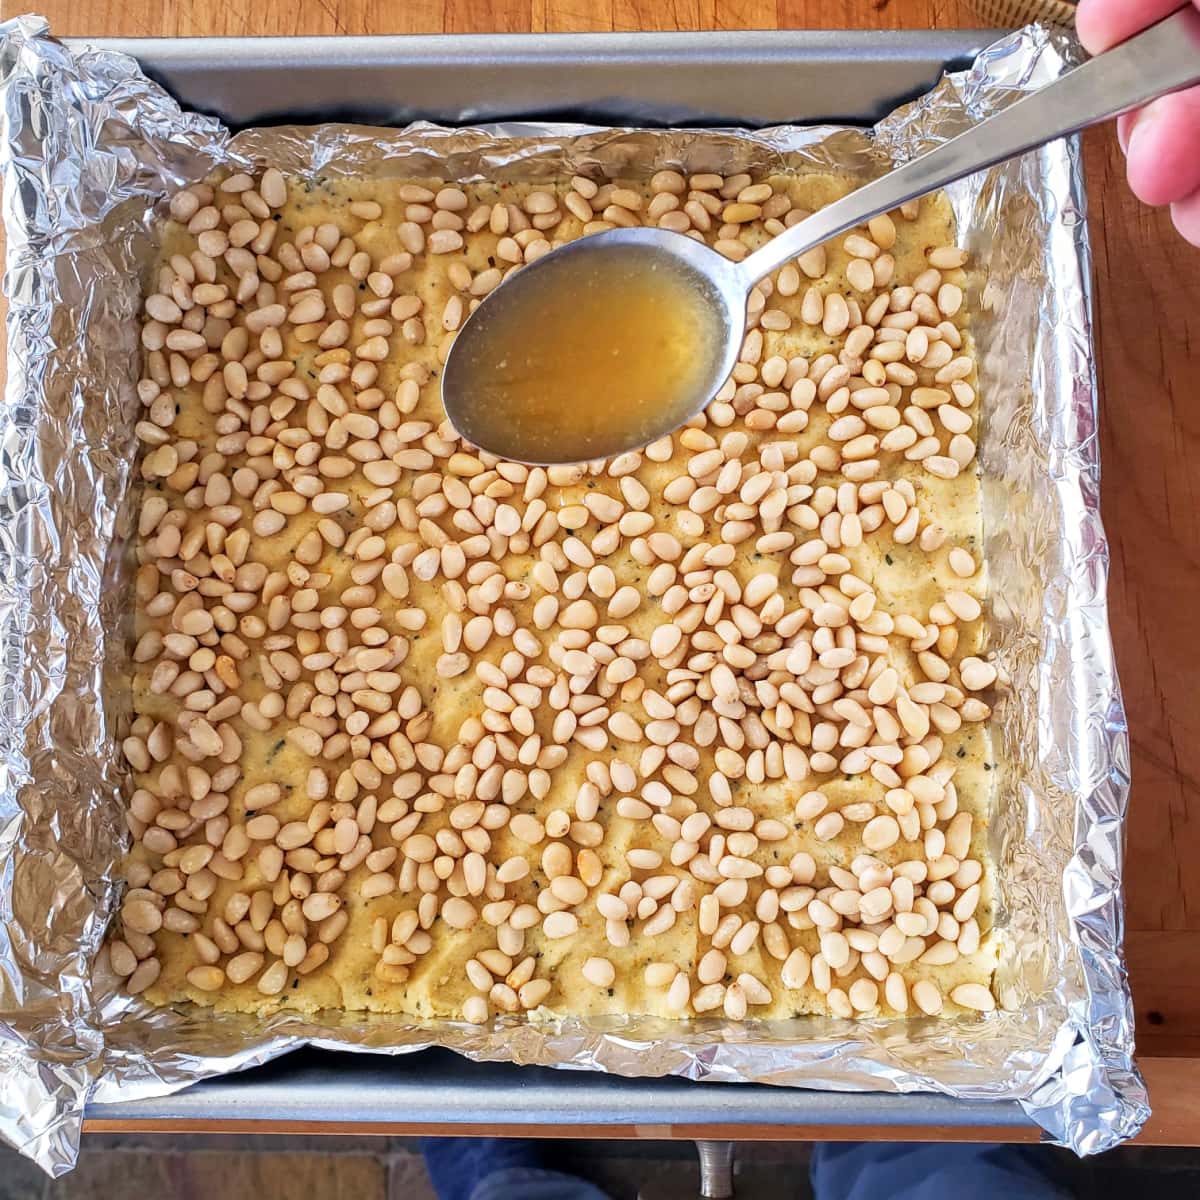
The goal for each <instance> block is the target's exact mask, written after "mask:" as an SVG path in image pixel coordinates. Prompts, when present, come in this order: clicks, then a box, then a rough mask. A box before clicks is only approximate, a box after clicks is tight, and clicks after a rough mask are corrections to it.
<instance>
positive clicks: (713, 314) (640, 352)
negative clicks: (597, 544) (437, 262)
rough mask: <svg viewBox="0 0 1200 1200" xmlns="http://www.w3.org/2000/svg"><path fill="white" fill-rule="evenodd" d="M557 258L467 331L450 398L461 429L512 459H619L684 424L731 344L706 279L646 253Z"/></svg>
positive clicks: (453, 365) (451, 364)
mask: <svg viewBox="0 0 1200 1200" xmlns="http://www.w3.org/2000/svg"><path fill="white" fill-rule="evenodd" d="M557 257H558V256H557V255H554V256H551V257H550V258H549V259H547V260H546V261H545V266H544V268H542V269H540V270H539V269H538V266H539V265H538V264H534V266H533V267H530V268H526V270H527V271H529V273H530V278H529V279H528V280H523V279H521V277H520V276H521V275H522V274H524V272H521V273H519V274H518V276H517V277H515V280H514V282H515V283H517V284H519V285H523V286H512V285H511V284H505V285H504V286H503V287H502V288H501V291H508V292H509V294H508V295H506V296H504V297H503V302H501V303H498V304H495V303H494V304H489V305H483V306H481V307H480V308H479V310H478V311H477V312H476V313H475V314H474V315H473V317H472V319H471V321H470V322H469V325H468V327H467V328H465V329H464V331H463V333H462V334H460V335H459V338H458V339H457V340H456V343H455V346H454V352H453V353H452V354H451V356H450V360H449V361H448V362H447V365H446V372H447V380H446V382H447V386H446V388H445V394H446V395H447V397H449V396H459V397H461V399H462V401H463V403H462V405H461V407H460V409H459V411H457V412H451V413H450V416H451V420H452V421H453V422H454V424H455V426H456V427H457V428H458V429H459V431H460V432H461V433H462V434H463V435H464V436H465V437H466V438H467V439H468V440H469V441H472V442H474V443H475V444H476V445H478V446H480V447H482V448H483V449H485V450H489V451H491V452H492V453H494V454H498V455H500V456H502V457H504V458H509V459H514V460H516V461H520V462H531V463H539V462H540V463H555V462H578V461H583V460H586V459H593V458H600V457H607V456H609V455H613V454H618V453H620V452H621V451H624V450H628V449H631V448H632V447H636V446H639V445H644V444H645V443H647V442H650V441H653V440H654V439H655V438H658V437H661V436H662V435H663V434H664V433H667V432H669V431H670V430H672V429H674V428H676V427H677V426H678V425H679V424H681V423H682V422H683V421H685V420H687V419H688V417H690V416H691V415H692V414H693V413H694V412H695V411H696V410H697V408H698V407H699V406H700V404H702V403H704V402H705V401H706V400H708V399H709V398H710V396H709V395H707V394H702V393H707V391H708V390H710V389H711V387H712V380H713V376H714V366H715V363H714V360H715V359H716V358H718V357H720V356H723V355H724V354H725V350H726V342H727V338H728V334H727V332H726V331H725V329H724V327H723V324H722V321H721V311H720V308H719V307H718V302H717V301H716V300H715V298H714V297H713V296H712V295H711V294H707V293H708V289H707V288H706V287H705V285H704V282H703V281H702V280H701V281H699V282H697V279H696V277H695V275H694V274H692V273H685V272H683V271H681V270H679V269H678V268H677V267H675V266H674V265H673V263H672V260H671V259H670V258H669V257H668V256H665V255H659V254H656V253H655V252H654V250H653V249H652V248H646V247H642V246H628V247H622V248H620V249H619V250H614V251H610V252H609V253H607V254H604V255H590V256H580V258H579V259H578V261H577V262H570V261H565V263H564V266H563V267H562V268H561V269H554V267H555V263H554V261H553V260H554V259H555V258H557ZM535 276H536V279H535ZM452 375H453V376H454V380H453V384H454V386H453V387H451V386H450V384H451V376H452Z"/></svg>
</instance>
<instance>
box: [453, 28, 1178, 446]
mask: <svg viewBox="0 0 1200 1200" xmlns="http://www.w3.org/2000/svg"><path fill="white" fill-rule="evenodd" d="M1198 82H1200V12H1198V11H1197V10H1196V9H1195V8H1193V7H1192V6H1191V5H1189V6H1188V7H1187V8H1185V9H1182V10H1181V11H1179V12H1177V13H1175V14H1174V15H1173V16H1170V17H1167V18H1166V19H1165V20H1163V21H1160V22H1159V23H1158V24H1156V25H1153V26H1151V28H1149V29H1147V30H1146V31H1145V32H1143V33H1140V34H1138V35H1137V36H1136V37H1133V38H1130V39H1129V40H1128V41H1126V42H1124V43H1122V44H1121V45H1120V46H1117V47H1116V48H1114V49H1112V50H1109V51H1107V52H1106V53H1104V54H1101V55H1097V56H1096V57H1095V58H1093V59H1091V60H1090V61H1088V62H1086V63H1084V64H1083V65H1082V66H1079V67H1077V68H1075V69H1074V70H1073V71H1070V72H1068V73H1067V74H1066V75H1064V76H1062V77H1061V78H1059V79H1057V80H1055V81H1054V82H1053V83H1050V84H1047V85H1046V86H1045V87H1044V88H1041V89H1040V90H1039V91H1037V92H1034V93H1032V94H1031V95H1028V96H1026V97H1024V98H1022V99H1021V100H1018V101H1017V102H1016V103H1014V104H1011V105H1010V106H1009V107H1008V108H1005V109H1003V110H1002V111H1001V112H998V113H996V114H995V115H994V116H991V117H989V118H988V119H987V120H985V121H981V122H980V123H979V124H978V125H976V126H974V127H973V128H972V129H969V130H967V131H966V132H965V133H962V134H959V135H958V136H957V137H955V138H952V139H951V140H950V141H948V142H945V143H943V144H942V145H941V146H938V147H937V148H936V149H934V150H930V151H929V152H928V153H926V154H923V155H921V156H920V157H919V158H915V159H913V160H912V161H911V162H908V163H906V164H904V165H903V166H901V167H898V168H896V169H895V170H894V171H892V172H890V173H889V174H887V175H884V176H882V177H881V178H879V179H876V180H873V181H872V182H870V183H868V184H865V185H864V186H863V187H861V188H859V189H858V190H857V191H854V192H851V193H850V194H849V195H847V196H844V197H843V198H842V199H840V200H837V201H835V202H834V203H833V204H830V205H828V206H826V207H825V208H823V209H821V210H820V211H819V212H816V213H814V214H813V215H812V216H811V217H808V218H807V219H806V220H803V221H800V222H799V223H798V224H796V225H794V226H793V227H792V228H791V229H788V230H786V231H785V232H784V233H781V234H780V235H779V236H778V237H775V238H774V239H772V241H770V242H769V243H768V244H767V245H765V246H763V247H762V249H760V250H757V251H755V252H754V253H753V254H751V255H750V256H749V257H748V258H746V259H744V260H743V261H742V262H740V263H735V262H731V261H730V260H729V259H727V258H724V257H723V256H722V255H720V254H718V253H717V252H716V251H715V250H711V249H709V248H708V247H707V246H705V245H704V244H703V243H701V242H697V241H694V240H692V239H691V238H688V237H684V236H683V235H682V234H677V233H672V232H670V231H668V230H663V229H649V228H631V229H613V230H609V231H606V232H604V233H599V234H593V235H591V236H589V237H586V238H581V239H579V240H577V241H574V242H571V243H569V244H568V245H566V246H563V247H562V248H560V249H558V250H555V251H553V252H552V253H550V254H547V255H546V256H544V257H543V258H541V259H538V260H537V261H536V262H535V263H532V264H531V265H529V266H528V267H525V268H523V269H522V270H521V271H519V272H517V273H516V274H515V275H514V276H513V277H512V278H511V279H510V280H507V281H506V282H505V283H504V285H503V286H502V287H500V288H498V289H497V290H496V291H494V292H493V293H492V294H491V295H490V296H488V297H487V299H486V300H485V301H484V302H483V304H481V305H480V306H479V307H478V308H477V309H476V311H475V312H474V313H473V314H472V315H471V317H470V319H469V320H468V321H467V322H466V324H465V325H464V326H463V328H462V330H461V331H460V332H459V334H458V336H457V338H456V339H455V341H454V344H453V346H452V348H451V352H450V355H449V357H448V358H447V360H446V365H445V370H444V372H443V375H442V401H443V404H444V405H445V408H446V413H447V415H448V416H449V418H450V422H451V424H452V425H453V426H454V427H455V429H457V430H459V431H460V432H461V433H462V435H463V436H464V437H466V438H467V439H468V440H470V441H473V442H474V443H475V444H477V445H480V447H481V449H483V450H490V451H492V452H493V453H496V454H499V455H501V456H502V457H505V458H510V459H514V458H515V459H517V460H519V461H525V462H541V463H546V462H568V461H578V460H579V459H580V458H582V457H587V458H597V457H602V456H607V455H610V454H613V453H615V452H617V451H618V450H632V449H636V448H638V447H639V446H642V445H646V444H647V443H649V442H651V441H654V440H655V439H656V438H659V437H662V436H663V435H664V434H666V433H669V432H671V430H673V429H675V428H677V427H678V426H679V425H681V424H682V423H683V422H684V421H686V420H688V419H689V418H690V417H692V416H694V415H695V414H696V413H697V412H699V411H700V410H701V409H702V408H703V407H704V406H705V405H706V404H707V403H708V401H709V400H710V399H711V398H712V396H713V395H715V394H716V392H717V391H718V389H719V388H720V387H721V385H722V383H723V382H724V381H725V379H726V378H727V377H728V376H729V374H730V372H731V371H732V370H733V367H734V364H735V363H736V361H737V354H738V348H739V347H740V345H741V343H742V338H743V336H744V333H745V328H746V301H747V297H748V295H749V292H750V289H751V288H752V287H753V286H754V284H755V283H757V282H758V280H760V279H762V278H763V276H765V275H768V274H770V273H771V272H772V271H775V270H777V269H778V268H780V267H782V266H783V265H784V264H785V263H789V262H791V261H792V260H793V259H795V258H797V257H798V256H799V255H801V254H803V253H804V252H805V251H807V250H810V249H812V248H813V247H814V246H819V245H821V244H822V243H823V242H826V241H828V240H829V239H830V238H832V237H836V236H837V235H838V234H840V233H844V232H846V231H847V230H849V229H853V228H854V227H855V226H856V225H861V224H863V223H864V222H866V221H868V220H870V218H872V217H874V216H878V215H879V214H880V213H884V212H887V211H889V210H891V209H895V208H898V207H899V206H900V205H901V204H903V203H905V202H906V201H908V200H913V199H916V198H917V197H919V196H924V195H926V194H928V193H929V192H933V191H936V190H937V189H938V188H941V187H944V186H945V185H947V184H949V183H953V182H954V181H955V180H957V179H961V178H963V177H964V176H966V175H971V174H973V173H974V172H976V171H980V170H983V169H984V168H986V167H990V166H992V165H994V164H995V163H998V162H1002V161H1004V160H1005V159H1008V158H1013V157H1015V156H1017V155H1019V154H1023V153H1024V152H1025V151H1027V150H1031V149H1033V148H1035V147H1037V146H1041V145H1044V144H1045V143H1047V142H1051V141H1053V140H1054V139H1055V138H1059V137H1063V136H1065V135H1066V134H1070V133H1074V132H1076V131H1078V130H1080V129H1083V128H1085V127H1086V126H1088V125H1093V124H1096V123H1098V122H1100V121H1105V120H1108V119H1109V118H1110V117H1113V116H1115V115H1117V114H1118V113H1121V112H1124V111H1126V110H1128V109H1130V108H1134V107H1136V106H1137V105H1139V104H1143V103H1145V102H1146V101H1148V100H1153V99H1155V98H1156V97H1158V96H1163V95H1166V94H1167V93H1168V92H1174V91H1178V90H1179V89H1181V88H1185V87H1189V86H1191V85H1193V84H1195V83H1198ZM631 250H634V251H637V252H639V253H641V254H643V255H644V256H645V261H646V263H647V269H650V268H651V267H653V269H655V270H664V269H667V270H671V271H674V272H677V273H678V274H679V276H680V277H681V278H682V279H683V280H684V281H685V282H686V283H688V284H690V285H691V286H692V287H694V288H695V289H696V291H697V292H698V293H699V294H700V295H701V296H703V297H704V298H705V303H707V304H711V305H713V306H714V309H715V311H716V313H717V316H718V317H719V323H718V324H716V325H715V328H716V329H718V330H719V331H720V332H719V334H718V338H719V339H723V347H721V349H722V350H723V352H719V353H712V354H711V355H710V356H708V359H709V361H708V363H707V364H706V366H705V369H704V371H702V372H701V374H702V375H703V376H704V378H705V382H704V384H703V386H698V387H695V389H694V397H693V396H692V395H691V393H690V392H689V394H688V396H687V397H685V404H684V407H683V408H682V409H680V408H679V407H678V406H671V405H669V404H664V406H663V409H662V411H661V413H655V414H653V416H652V418H651V419H650V420H649V421H643V422H641V423H640V424H639V426H638V428H636V429H630V430H629V434H628V440H623V441H622V442H621V444H620V445H618V446H614V445H612V444H611V439H610V442H609V443H608V444H597V445H595V447H594V449H595V453H591V452H590V451H592V449H593V446H592V445H589V446H588V447H587V450H588V451H589V453H587V454H586V455H583V454H580V453H579V452H578V448H577V449H576V451H575V452H574V453H571V454H569V455H566V454H564V455H562V456H560V457H556V451H555V447H554V445H553V438H546V437H544V436H542V437H539V438H538V439H537V440H536V442H534V443H532V446H533V447H534V448H533V449H532V450H531V451H530V452H528V453H523V450H526V451H529V450H530V445H531V443H529V441H528V435H524V436H525V438H526V444H525V445H524V446H523V445H522V435H521V433H520V430H519V429H518V428H517V427H516V426H513V425H510V426H509V427H508V428H506V429H505V430H504V431H502V432H492V433H489V435H488V436H490V437H491V440H492V442H493V444H490V445H489V444H486V443H485V442H484V440H482V438H481V433H480V431H481V430H487V428H488V425H487V422H486V420H481V419H480V418H481V415H483V414H481V413H480V412H479V411H477V408H478V405H479V397H480V395H481V393H483V391H484V389H483V388H481V386H480V380H479V378H478V374H477V373H478V370H479V364H480V362H481V361H482V360H481V357H480V353H479V351H480V349H481V345H482V338H483V337H484V336H485V335H486V333H487V330H488V325H489V319H490V318H491V319H494V316H493V314H495V313H496V312H497V311H498V309H499V307H500V306H503V305H522V304H524V305H527V306H529V307H530V312H531V313H532V314H536V301H537V297H538V294H539V293H543V294H544V292H545V290H546V289H547V288H548V287H549V286H551V285H552V284H555V283H557V284H558V285H559V289H558V290H560V291H561V285H562V283H563V282H564V278H563V275H564V273H566V272H571V273H573V278H578V279H583V278H585V277H586V276H587V273H589V272H591V273H593V275H594V274H595V273H596V272H598V271H603V270H605V269H606V264H607V263H609V262H611V263H614V264H615V263H617V262H618V261H620V262H621V263H622V264H624V266H625V267H626V269H627V267H628V263H629V255H630V252H631ZM556 276H557V278H556ZM481 314H482V319H481ZM598 328H599V327H598ZM529 335H530V336H531V337H536V336H537V330H536V328H533V329H530V330H529ZM597 336H602V332H598V334H597ZM546 349H547V347H545V346H543V347H542V350H543V352H545V351H546ZM549 349H551V350H552V349H553V347H549ZM619 349H620V348H619V347H613V352H614V354H616V353H618V352H619ZM566 352H568V351H566V350H564V353H566ZM615 382H618V383H619V380H617V381H615ZM493 394H494V393H493ZM562 411H563V417H564V421H565V422H570V421H571V420H572V414H571V412H570V408H569V401H568V400H567V398H564V403H563V406H562ZM569 427H570V426H569V425H564V428H569ZM543 432H544V431H543ZM617 437H618V438H619V439H624V438H625V434H624V432H623V430H622V431H619V432H618V434H617ZM576 440H577V439H576Z"/></svg>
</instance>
